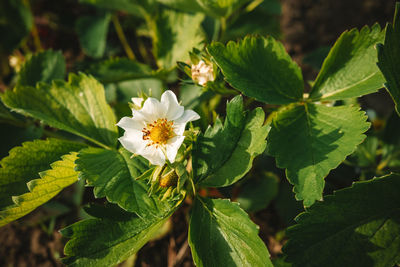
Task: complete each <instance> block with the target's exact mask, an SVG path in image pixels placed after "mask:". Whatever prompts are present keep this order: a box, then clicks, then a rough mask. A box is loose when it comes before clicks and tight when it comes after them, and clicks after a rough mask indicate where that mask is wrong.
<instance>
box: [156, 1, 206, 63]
mask: <svg viewBox="0 0 400 267" xmlns="http://www.w3.org/2000/svg"><path fill="white" fill-rule="evenodd" d="M203 19H204V15H202V14H193V15H191V14H187V13H182V12H177V11H173V10H167V9H164V10H163V11H162V12H161V13H160V14H159V15H158V16H157V17H156V20H155V22H154V24H153V25H152V26H153V31H154V46H153V50H154V55H155V56H156V58H157V63H158V65H159V66H160V67H163V68H165V69H170V68H173V67H175V66H176V62H177V61H186V60H188V59H189V51H191V50H192V48H193V47H197V46H198V45H199V44H200V42H201V41H202V40H203V34H202V32H201V26H200V24H201V22H202V21H203Z"/></svg>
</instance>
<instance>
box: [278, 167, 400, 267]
mask: <svg viewBox="0 0 400 267" xmlns="http://www.w3.org/2000/svg"><path fill="white" fill-rule="evenodd" d="M399 190H400V176H399V175H398V174H391V175H388V176H384V177H381V178H375V179H373V180H370V181H365V182H357V183H355V184H354V185H353V186H352V187H350V188H346V189H342V190H339V191H336V192H335V193H334V195H333V196H327V197H326V198H325V200H324V201H323V202H318V203H316V204H314V205H313V206H312V207H311V208H309V209H306V212H304V213H302V214H300V215H299V216H298V217H297V218H296V221H297V223H298V224H297V225H295V226H293V227H291V228H289V229H288V236H289V241H288V243H287V244H286V245H285V247H284V248H283V251H284V252H285V253H286V254H287V260H288V261H289V262H292V263H293V266H299V267H300V266H301V267H303V266H332V267H333V266H338V267H339V266H340V267H341V266H356V267H358V266H360V267H364V266H377V267H380V266H382V267H385V266H394V265H395V264H396V263H399V262H400V253H399V251H400V212H399V210H400V194H399Z"/></svg>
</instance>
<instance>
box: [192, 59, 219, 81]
mask: <svg viewBox="0 0 400 267" xmlns="http://www.w3.org/2000/svg"><path fill="white" fill-rule="evenodd" d="M192 79H193V81H195V82H197V83H198V84H200V85H202V86H204V85H205V84H206V83H207V82H209V81H211V82H212V81H214V72H213V66H212V64H210V65H208V64H206V63H205V62H204V61H203V60H200V61H199V63H198V64H197V65H192Z"/></svg>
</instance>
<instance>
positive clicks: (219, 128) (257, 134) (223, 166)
mask: <svg viewBox="0 0 400 267" xmlns="http://www.w3.org/2000/svg"><path fill="white" fill-rule="evenodd" d="M226 114H227V115H226V118H225V123H224V124H222V122H221V120H220V119H218V118H217V120H216V121H215V124H214V126H213V127H209V128H208V129H207V131H206V132H205V133H204V135H200V136H199V137H198V140H197V143H196V147H195V149H194V152H193V170H194V172H195V179H196V182H199V183H200V184H201V185H204V186H212V187H220V186H228V185H231V184H233V183H235V182H236V181H238V180H239V179H240V178H242V177H243V176H244V175H245V174H246V173H247V172H248V171H249V170H250V169H251V166H252V162H253V159H254V158H255V157H256V156H257V155H259V154H261V153H262V152H263V151H264V150H265V146H266V144H265V138H266V136H267V134H268V128H267V126H263V124H264V115H265V114H264V111H263V110H262V109H261V108H256V109H254V110H252V111H251V112H249V113H248V114H246V113H244V111H243V98H242V97H241V96H236V97H235V98H234V99H232V100H231V101H230V102H228V104H227V108H226ZM227 140H229V142H227Z"/></svg>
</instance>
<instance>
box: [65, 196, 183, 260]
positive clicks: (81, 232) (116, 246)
mask: <svg viewBox="0 0 400 267" xmlns="http://www.w3.org/2000/svg"><path fill="white" fill-rule="evenodd" d="M177 205H179V202H178V204H175V205H173V204H170V206H169V208H168V209H164V210H162V211H160V212H159V215H158V216H154V217H146V218H138V217H136V216H125V218H124V219H119V218H118V216H114V217H113V219H109V218H102V219H89V220H84V221H80V222H77V223H75V224H73V225H71V226H68V227H67V228H65V229H63V230H61V233H62V234H63V235H64V236H65V237H68V238H70V239H71V240H69V241H68V243H67V244H66V245H65V248H64V253H65V255H66V256H67V257H66V258H64V259H63V263H65V264H67V265H68V266H82V267H86V266H114V265H116V264H118V263H120V262H122V261H124V260H125V259H127V258H128V257H129V256H131V255H132V254H134V253H136V252H137V251H138V250H139V249H140V248H141V247H142V246H143V245H145V244H146V243H147V241H149V240H150V239H151V238H152V237H153V236H154V235H155V234H156V233H157V232H158V230H159V228H161V227H162V225H163V224H164V223H165V222H166V221H167V220H168V217H169V216H171V214H172V213H173V212H174V211H175V210H176V207H177ZM106 213H107V212H102V214H106Z"/></svg>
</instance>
